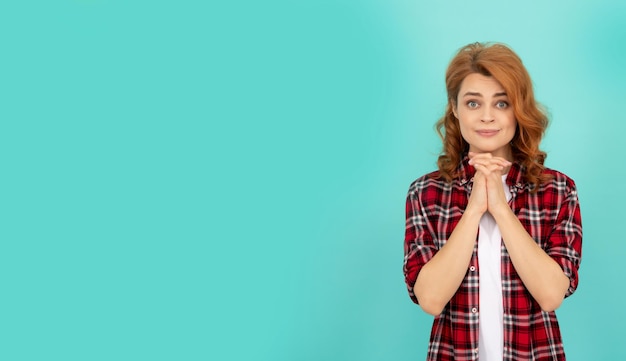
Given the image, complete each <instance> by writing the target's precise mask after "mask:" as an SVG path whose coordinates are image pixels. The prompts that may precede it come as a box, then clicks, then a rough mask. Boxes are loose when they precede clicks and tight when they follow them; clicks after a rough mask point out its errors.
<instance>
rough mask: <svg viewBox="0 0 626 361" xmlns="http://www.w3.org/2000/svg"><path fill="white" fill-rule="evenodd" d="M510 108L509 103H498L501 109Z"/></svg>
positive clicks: (497, 105)
mask: <svg viewBox="0 0 626 361" xmlns="http://www.w3.org/2000/svg"><path fill="white" fill-rule="evenodd" d="M508 106H509V103H507V102H497V103H496V107H498V108H500V109H506V108H507V107H508Z"/></svg>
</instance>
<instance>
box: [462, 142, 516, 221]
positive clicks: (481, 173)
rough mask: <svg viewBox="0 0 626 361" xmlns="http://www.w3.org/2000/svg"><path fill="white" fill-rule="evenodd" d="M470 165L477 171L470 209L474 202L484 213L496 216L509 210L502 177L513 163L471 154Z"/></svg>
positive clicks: (489, 156) (502, 159) (486, 154)
mask: <svg viewBox="0 0 626 361" xmlns="http://www.w3.org/2000/svg"><path fill="white" fill-rule="evenodd" d="M469 157H470V161H469V164H470V165H472V166H473V167H474V168H475V169H476V173H475V174H474V186H473V188H472V194H471V195H470V199H469V203H468V208H469V207H470V205H473V204H472V203H473V202H474V203H475V205H476V207H477V209H482V210H483V211H482V212H483V213H484V212H485V211H489V213H491V214H494V213H495V212H498V211H499V210H501V209H504V208H503V207H506V209H508V208H509V206H508V202H507V200H506V194H505V193H504V187H503V186H502V178H501V177H502V175H503V174H505V173H506V171H508V169H509V168H510V166H511V162H509V161H508V160H506V159H504V158H500V157H493V156H492V155H491V154H490V153H473V152H470V153H469ZM475 194H476V196H475Z"/></svg>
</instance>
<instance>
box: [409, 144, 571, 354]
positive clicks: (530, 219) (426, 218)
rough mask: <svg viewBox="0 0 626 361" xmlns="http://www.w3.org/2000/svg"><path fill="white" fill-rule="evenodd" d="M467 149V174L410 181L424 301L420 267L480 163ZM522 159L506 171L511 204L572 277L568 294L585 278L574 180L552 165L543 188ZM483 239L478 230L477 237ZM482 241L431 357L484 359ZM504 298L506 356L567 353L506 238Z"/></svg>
mask: <svg viewBox="0 0 626 361" xmlns="http://www.w3.org/2000/svg"><path fill="white" fill-rule="evenodd" d="M467 162H468V158H467V156H466V157H465V158H464V159H463V161H462V164H461V165H460V176H459V177H458V178H456V179H454V180H453V181H452V182H451V183H448V182H446V181H445V180H443V179H442V178H440V177H439V174H438V172H433V173H430V174H427V175H425V176H423V177H421V178H419V179H417V180H416V181H415V182H413V183H412V184H411V187H410V188H409V192H408V197H407V201H406V234H405V240H404V275H405V281H406V285H407V287H408V290H409V296H410V297H411V299H412V300H413V302H415V303H418V301H417V298H416V297H415V294H414V293H413V285H414V284H415V280H416V279H417V275H418V273H419V271H420V269H421V268H422V267H423V266H424V265H425V264H426V263H427V262H428V261H429V260H430V259H431V258H432V257H433V256H434V255H435V254H436V253H437V251H438V250H439V249H441V247H443V245H444V244H445V243H446V240H447V239H448V238H449V237H450V234H452V231H453V230H454V227H455V226H456V224H457V223H458V222H459V220H460V218H461V215H462V214H463V211H464V210H465V208H466V206H467V201H468V196H469V194H470V192H471V188H472V184H473V183H472V180H473V178H472V177H473V175H474V168H473V167H471V166H469V165H468V163H467ZM522 171H523V170H522V169H521V168H520V165H518V164H513V166H512V167H511V170H510V171H509V174H508V175H507V178H506V183H507V185H508V186H509V188H510V190H511V195H512V198H511V201H510V202H509V204H510V206H511V209H512V210H513V211H514V212H515V214H516V215H517V217H518V219H519V220H520V222H521V223H522V225H523V226H524V228H525V229H526V231H527V232H528V233H529V234H530V236H531V237H532V238H533V239H534V240H535V241H536V242H537V243H538V244H539V245H540V246H541V248H543V250H544V251H546V253H547V254H548V255H549V256H550V257H552V258H553V259H554V260H555V261H556V262H557V263H558V264H559V265H560V266H561V268H562V269H563V272H564V273H565V274H566V275H567V276H568V277H569V279H570V286H569V289H568V291H567V294H566V297H567V296H569V295H571V294H572V293H573V292H574V291H575V290H576V287H577V285H578V267H579V265H580V259H581V251H582V227H581V218H580V208H579V204H578V195H577V192H576V185H575V184H574V181H573V180H571V179H570V178H568V177H567V176H566V175H564V174H562V173H559V172H557V171H554V170H551V169H546V170H545V172H546V173H549V174H551V175H552V176H553V177H554V178H553V179H552V180H551V181H548V182H546V183H544V184H542V185H541V186H540V187H539V189H538V191H537V192H536V193H531V192H530V189H531V185H530V184H528V183H525V182H524V180H523V179H522ZM476 240H477V241H478V236H477V237H476ZM477 245H478V242H476V245H475V246H474V252H473V254H472V259H471V261H470V263H469V264H468V265H467V273H466V274H465V278H464V279H463V282H462V283H461V285H460V287H459V289H458V290H457V291H456V293H455V295H454V296H453V297H452V299H451V300H450V302H449V303H448V304H447V305H446V307H445V308H444V309H443V311H442V313H441V314H440V315H439V316H436V317H435V320H434V322H433V327H432V331H431V336H430V343H429V347H428V360H430V361H432V360H456V361H462V360H476V359H478V317H479V314H480V305H479V304H478V300H479V297H478V292H479V284H478V271H479V270H478V254H477V249H478V247H477ZM501 253H502V257H501V260H502V297H503V310H504V345H503V347H504V348H503V350H504V353H503V355H504V356H503V359H504V360H524V361H528V360H565V354H564V351H563V343H562V341H561V333H560V331H559V325H558V322H557V319H556V314H555V313H554V312H544V311H542V310H541V308H540V307H539V304H538V303H537V301H535V299H534V298H533V297H532V296H531V295H530V293H529V292H528V290H527V289H526V287H525V286H524V284H523V283H522V280H521V279H520V278H519V276H518V275H517V272H516V271H515V268H514V267H513V263H512V262H511V259H510V258H509V255H508V253H507V250H506V248H505V247H504V245H502V251H501Z"/></svg>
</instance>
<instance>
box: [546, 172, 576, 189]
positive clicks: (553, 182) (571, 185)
mask: <svg viewBox="0 0 626 361" xmlns="http://www.w3.org/2000/svg"><path fill="white" fill-rule="evenodd" d="M543 174H546V175H548V176H549V177H548V181H546V182H545V183H544V184H543V185H542V188H548V187H555V188H557V189H559V190H563V191H566V192H568V193H569V192H571V191H575V190H576V182H575V181H574V179H572V178H571V177H570V176H568V175H567V174H565V173H563V172H561V171H558V170H556V169H552V168H548V167H546V168H544V170H543Z"/></svg>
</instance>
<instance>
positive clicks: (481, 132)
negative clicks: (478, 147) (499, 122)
mask: <svg viewBox="0 0 626 361" xmlns="http://www.w3.org/2000/svg"><path fill="white" fill-rule="evenodd" d="M476 133H478V135H480V136H481V137H493V136H494V135H496V134H498V130H497V129H483V130H477V131H476Z"/></svg>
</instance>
